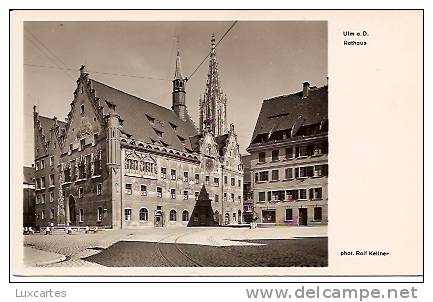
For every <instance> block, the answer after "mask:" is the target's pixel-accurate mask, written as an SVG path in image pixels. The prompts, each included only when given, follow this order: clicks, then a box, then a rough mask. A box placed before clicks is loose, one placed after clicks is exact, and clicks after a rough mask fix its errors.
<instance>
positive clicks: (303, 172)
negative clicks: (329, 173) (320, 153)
mask: <svg viewBox="0 0 433 302" xmlns="http://www.w3.org/2000/svg"><path fill="white" fill-rule="evenodd" d="M313 175H314V171H313V166H308V167H300V168H299V178H307V177H312V176H313Z"/></svg>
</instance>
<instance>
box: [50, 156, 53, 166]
mask: <svg viewBox="0 0 433 302" xmlns="http://www.w3.org/2000/svg"><path fill="white" fill-rule="evenodd" d="M53 165H54V156H50V167H52V166H53Z"/></svg>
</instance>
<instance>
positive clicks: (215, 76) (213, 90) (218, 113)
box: [200, 34, 227, 136]
mask: <svg viewBox="0 0 433 302" xmlns="http://www.w3.org/2000/svg"><path fill="white" fill-rule="evenodd" d="M226 107H227V106H226V98H225V97H224V95H223V92H222V89H221V85H220V81H219V72H218V62H217V59H216V44H215V35H214V34H212V38H211V51H210V58H209V71H208V78H207V81H206V89H205V93H204V97H203V99H202V100H201V101H200V131H201V132H203V131H211V132H213V133H214V135H216V136H220V135H224V134H226V133H227V108H226Z"/></svg>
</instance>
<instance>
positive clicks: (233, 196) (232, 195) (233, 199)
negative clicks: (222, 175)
mask: <svg viewBox="0 0 433 302" xmlns="http://www.w3.org/2000/svg"><path fill="white" fill-rule="evenodd" d="M230 198H231V200H232V201H235V194H233V193H231V194H230Z"/></svg>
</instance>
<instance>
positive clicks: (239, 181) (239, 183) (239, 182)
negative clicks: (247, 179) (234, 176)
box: [238, 179, 242, 188]
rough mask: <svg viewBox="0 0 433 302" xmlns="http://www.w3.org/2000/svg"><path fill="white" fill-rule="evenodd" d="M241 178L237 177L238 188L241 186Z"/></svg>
mask: <svg viewBox="0 0 433 302" xmlns="http://www.w3.org/2000/svg"><path fill="white" fill-rule="evenodd" d="M241 183H242V182H241V180H240V179H238V187H239V188H240V187H241Z"/></svg>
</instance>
